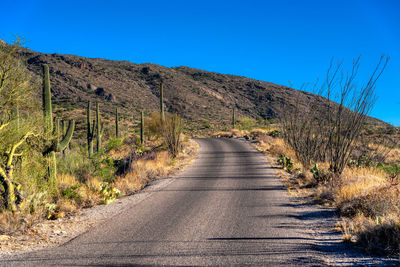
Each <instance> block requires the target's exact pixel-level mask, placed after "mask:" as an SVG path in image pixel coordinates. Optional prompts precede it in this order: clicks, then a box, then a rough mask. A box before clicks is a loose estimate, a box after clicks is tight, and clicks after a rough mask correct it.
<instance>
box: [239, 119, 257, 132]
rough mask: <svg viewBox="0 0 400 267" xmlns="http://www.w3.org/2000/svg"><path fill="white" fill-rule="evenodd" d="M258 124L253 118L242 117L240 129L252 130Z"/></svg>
mask: <svg viewBox="0 0 400 267" xmlns="http://www.w3.org/2000/svg"><path fill="white" fill-rule="evenodd" d="M255 125H256V121H255V120H254V119H252V118H241V119H240V120H239V127H240V130H251V129H252V128H254V126H255Z"/></svg>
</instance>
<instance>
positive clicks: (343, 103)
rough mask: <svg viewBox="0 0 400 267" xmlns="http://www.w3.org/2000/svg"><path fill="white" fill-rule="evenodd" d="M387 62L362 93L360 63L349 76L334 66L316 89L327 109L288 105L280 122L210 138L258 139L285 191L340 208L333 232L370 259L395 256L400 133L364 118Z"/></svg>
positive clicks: (399, 244)
mask: <svg viewBox="0 0 400 267" xmlns="http://www.w3.org/2000/svg"><path fill="white" fill-rule="evenodd" d="M387 60H388V59H386V58H381V61H380V62H379V63H378V64H377V66H376V69H375V70H374V72H373V73H372V75H371V76H370V77H369V79H368V80H367V81H366V82H365V83H364V86H363V87H362V88H357V86H356V82H355V81H356V77H357V72H358V68H359V59H357V60H355V61H354V62H353V66H352V69H351V71H350V72H349V73H348V74H347V76H346V75H344V74H343V73H344V71H343V69H342V65H341V63H339V64H338V65H336V66H334V65H333V64H331V67H330V69H329V72H328V75H327V81H326V83H325V84H323V85H322V86H320V87H318V86H317V85H315V87H314V89H316V90H315V91H316V92H317V93H318V94H319V95H320V96H321V98H320V99H319V100H318V101H324V102H325V109H322V110H321V109H315V108H313V107H314V105H316V103H310V106H309V109H308V110H305V109H304V107H303V108H301V110H300V109H299V107H298V106H296V105H295V104H293V105H291V106H285V107H283V110H284V112H283V114H285V116H284V117H283V118H282V120H281V121H280V122H279V123H275V124H271V125H268V126H267V127H265V126H264V125H262V124H261V128H260V127H258V126H260V124H259V123H257V121H256V120H253V123H254V125H251V123H249V122H246V121H244V122H243V123H241V122H240V120H238V121H236V128H235V129H233V130H230V131H225V132H217V133H215V134H214V136H218V137H244V138H246V139H251V140H255V146H256V147H257V148H258V149H259V150H260V151H262V152H264V153H266V154H267V155H269V156H270V157H271V158H272V159H273V162H274V163H275V164H276V166H280V167H281V168H282V171H283V173H282V177H283V179H284V181H285V183H286V185H287V187H288V190H289V192H291V193H292V194H295V195H297V196H302V197H307V198H308V199H310V201H311V202H312V203H317V204H322V205H328V206H332V207H334V208H335V209H336V210H337V212H338V214H339V216H340V217H341V222H340V223H338V225H336V226H335V229H336V230H338V231H341V232H342V233H343V241H344V242H351V243H355V244H356V245H357V246H360V247H362V248H364V249H365V251H366V252H368V253H370V254H375V255H392V256H393V255H396V256H398V255H400V184H399V175H400V146H399V143H400V132H399V129H397V128H395V127H393V126H390V125H386V126H377V125H373V124H368V123H367V120H366V118H367V117H366V116H367V115H368V113H369V112H370V110H371V109H372V107H373V105H374V103H375V95H374V89H375V84H376V81H377V80H378V78H379V76H380V75H381V74H382V72H383V70H384V68H385V66H386V64H387ZM358 83H359V84H361V83H360V82H358ZM322 97H324V98H325V99H323V98H322ZM316 101H317V100H316ZM246 120H247V119H246ZM245 125H251V126H250V127H249V128H247V127H246V126H245ZM257 127H258V128H257ZM251 128H252V129H251ZM284 173H286V174H284Z"/></svg>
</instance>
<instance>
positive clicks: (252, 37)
mask: <svg viewBox="0 0 400 267" xmlns="http://www.w3.org/2000/svg"><path fill="white" fill-rule="evenodd" d="M1 2H2V3H1V9H2V12H1V16H0V25H1V26H0V38H1V39H3V40H5V41H7V42H11V41H12V40H13V39H14V37H15V36H16V35H19V36H21V37H23V38H24V39H25V40H26V46H27V47H29V48H31V49H33V50H36V51H40V52H49V53H54V52H57V53H65V54H75V55H81V56H85V57H101V58H108V59H116V60H128V61H131V62H134V63H144V62H151V63H156V64H160V65H164V66H182V65H183V66H190V67H194V68H199V69H204V70H209V71H215V72H221V73H227V74H237V75H242V76H247V77H251V78H255V79H259V80H263V81H269V82H274V83H277V84H282V85H289V83H288V81H291V82H292V83H293V85H294V87H295V88H296V87H297V88H298V87H300V85H301V84H302V83H303V82H313V81H315V79H316V78H317V77H324V75H325V73H326V70H327V68H328V65H329V61H330V59H331V58H332V57H333V56H334V57H335V58H338V59H344V60H345V61H346V62H351V61H352V59H353V58H354V57H357V56H359V55H362V60H361V68H362V70H363V71H365V72H362V73H361V74H362V75H363V74H364V73H368V72H370V71H372V69H373V67H374V65H375V64H376V62H377V61H378V60H379V57H380V55H381V54H382V53H384V54H387V55H389V56H390V57H391V60H390V62H389V65H388V67H387V69H386V71H385V73H384V74H383V76H382V78H381V79H380V80H379V82H378V84H377V91H376V93H377V95H378V97H379V99H378V101H377V104H376V106H375V108H374V110H373V112H372V114H371V115H372V116H375V117H377V118H380V119H383V120H385V121H387V122H390V123H392V124H394V125H396V126H398V125H400V88H399V85H400V15H399V14H400V1H398V0H393V1H388V0H376V1H369V0H360V1H355V0H354V1H352V0H346V1H339V0H337V1H333V0H315V1H311V0H308V1H300V0H292V1H289V0H286V1H285V0H276V1H255V0H247V1H245V0H242V1H235V0H229V1H228V0H227V1H218V0H214V1H209V0H201V1H198V0H196V1H191V0H186V1H176V0H168V1H158V0H153V1H143V0H141V1H135V0H132V1H122V0H112V1H110V0H108V1H103V0H97V1H94V0H80V1H76V0H69V1H54V0H53V1H41V0H36V1H34V0H24V1H22V0H2V1H1Z"/></svg>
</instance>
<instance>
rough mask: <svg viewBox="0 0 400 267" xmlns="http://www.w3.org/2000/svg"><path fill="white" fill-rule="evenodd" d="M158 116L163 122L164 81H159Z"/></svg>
mask: <svg viewBox="0 0 400 267" xmlns="http://www.w3.org/2000/svg"><path fill="white" fill-rule="evenodd" d="M160 117H161V122H162V123H163V122H164V120H165V115H164V83H163V82H161V84H160Z"/></svg>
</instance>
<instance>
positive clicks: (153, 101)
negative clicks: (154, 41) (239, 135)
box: [20, 49, 386, 124]
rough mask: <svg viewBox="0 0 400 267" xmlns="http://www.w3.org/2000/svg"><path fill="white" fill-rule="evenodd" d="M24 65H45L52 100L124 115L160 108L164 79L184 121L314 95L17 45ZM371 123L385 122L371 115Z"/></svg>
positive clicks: (173, 108)
mask: <svg viewBox="0 0 400 267" xmlns="http://www.w3.org/2000/svg"><path fill="white" fill-rule="evenodd" d="M20 54H21V56H22V57H23V58H24V59H25V60H26V63H27V67H28V69H29V70H30V71H31V72H33V73H34V74H35V75H41V73H42V71H41V65H42V64H48V65H49V67H50V74H51V86H52V92H53V95H54V101H55V103H57V104H59V105H63V104H68V103H69V104H72V105H75V106H78V107H80V108H84V107H85V106H86V104H87V101H88V100H91V101H93V102H97V101H98V102H100V103H101V104H102V106H103V110H105V111H106V112H110V113H111V112H113V111H114V108H115V106H116V105H118V107H119V108H120V109H121V110H122V112H125V113H126V114H133V116H137V114H138V112H139V111H140V110H146V111H148V112H151V111H158V109H159V85H160V82H161V80H163V82H164V98H165V107H166V110H167V111H168V112H170V113H177V114H179V115H181V116H182V117H184V118H186V119H187V120H189V121H198V120H209V121H211V120H212V121H224V120H225V121H229V120H230V118H231V112H232V107H233V106H235V107H236V109H237V113H238V116H239V117H243V116H245V117H252V118H256V117H262V118H264V119H271V118H280V117H281V115H282V112H284V111H282V106H284V105H291V104H294V103H295V102H298V103H300V105H303V106H306V105H308V104H309V103H310V101H312V100H314V99H315V98H316V97H317V98H318V100H319V101H320V102H321V107H322V106H323V105H324V103H327V102H326V99H323V98H321V97H319V96H316V95H314V94H311V93H308V92H302V91H296V90H294V89H292V88H289V87H285V86H281V85H276V84H273V83H269V82H263V81H258V80H254V79H250V78H246V77H241V76H235V75H226V74H219V73H214V72H208V71H204V70H198V69H194V68H189V67H172V68H168V67H163V66H159V65H156V64H150V63H146V64H134V63H131V62H128V61H114V60H107V59H101V58H85V57H81V56H74V55H61V54H57V53H56V54H46V53H39V52H34V51H31V50H29V49H22V51H21V53H20ZM369 121H370V122H371V123H374V124H386V123H384V122H382V121H380V120H378V119H374V118H370V119H369Z"/></svg>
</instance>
